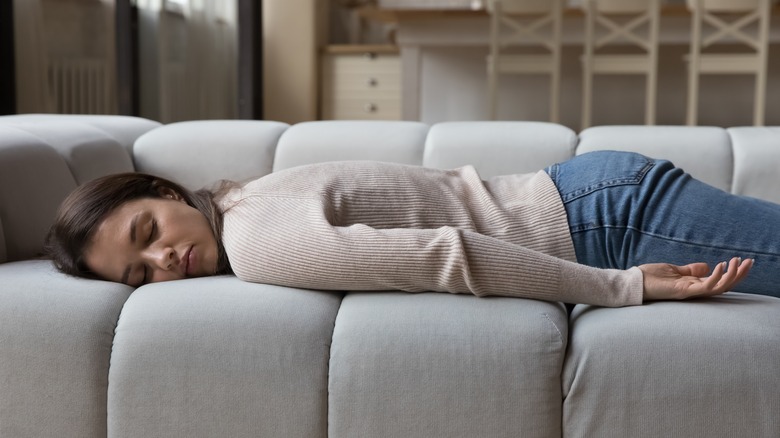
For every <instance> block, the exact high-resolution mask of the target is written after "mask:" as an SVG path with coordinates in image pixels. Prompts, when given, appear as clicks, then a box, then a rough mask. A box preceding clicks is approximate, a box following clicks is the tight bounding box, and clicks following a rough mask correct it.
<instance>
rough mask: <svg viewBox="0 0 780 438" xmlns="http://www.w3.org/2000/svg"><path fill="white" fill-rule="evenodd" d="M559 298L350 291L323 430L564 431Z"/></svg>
mask: <svg viewBox="0 0 780 438" xmlns="http://www.w3.org/2000/svg"><path fill="white" fill-rule="evenodd" d="M567 332H568V330H567V327H566V312H565V310H564V309H563V306H562V305H559V304H552V303H547V302H541V301H533V300H525V299H518V298H495V297H491V298H476V297H471V296H462V295H448V294H436V293H423V294H404V293H392V292H391V293H360V294H349V295H347V296H346V297H345V298H344V302H343V304H342V306H341V310H340V311H339V315H338V318H337V319H336V328H335V330H334V333H333V345H332V347H331V352H330V367H329V368H330V382H329V387H328V393H329V410H328V436H330V437H332V438H342V437H399V438H400V437H404V438H412V437H421V438H422V437H476V436H484V437H518V436H522V437H550V436H559V435H560V409H561V396H560V370H561V366H562V363H563V356H564V353H565V350H566V336H567Z"/></svg>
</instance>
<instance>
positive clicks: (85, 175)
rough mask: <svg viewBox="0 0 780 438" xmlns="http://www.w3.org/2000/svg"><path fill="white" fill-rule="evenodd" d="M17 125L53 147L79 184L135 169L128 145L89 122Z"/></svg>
mask: <svg viewBox="0 0 780 438" xmlns="http://www.w3.org/2000/svg"><path fill="white" fill-rule="evenodd" d="M13 126H14V127H15V128H17V129H20V130H23V131H26V132H29V133H30V134H32V135H34V136H35V137H37V138H39V139H41V140H43V141H44V142H45V143H46V144H48V145H49V146H51V147H53V148H54V149H55V150H56V151H57V152H58V153H59V154H60V156H62V157H63V158H64V159H65V162H66V163H67V164H68V168H69V169H70V171H71V173H72V174H73V178H74V179H75V180H76V183H77V184H82V183H85V182H87V181H89V180H91V179H95V178H97V177H100V176H104V175H110V174H112V173H119V172H132V171H133V160H132V158H131V157H130V154H129V152H128V151H127V149H126V148H125V147H124V146H122V145H121V144H119V143H118V142H117V141H116V140H115V139H113V138H112V137H110V136H109V135H107V134H106V133H105V132H104V131H102V130H100V129H97V128H94V127H93V126H91V125H89V124H86V123H80V122H73V121H61V120H52V121H49V122H46V123H40V122H37V123H36V122H26V123H19V124H16V125H13Z"/></svg>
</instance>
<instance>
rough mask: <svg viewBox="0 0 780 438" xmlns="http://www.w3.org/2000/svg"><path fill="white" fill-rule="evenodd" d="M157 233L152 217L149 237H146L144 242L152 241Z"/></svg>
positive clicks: (155, 221) (155, 223) (155, 222)
mask: <svg viewBox="0 0 780 438" xmlns="http://www.w3.org/2000/svg"><path fill="white" fill-rule="evenodd" d="M156 234H157V220H155V219H152V229H151V230H149V238H148V239H146V243H152V240H154V236H155V235H156Z"/></svg>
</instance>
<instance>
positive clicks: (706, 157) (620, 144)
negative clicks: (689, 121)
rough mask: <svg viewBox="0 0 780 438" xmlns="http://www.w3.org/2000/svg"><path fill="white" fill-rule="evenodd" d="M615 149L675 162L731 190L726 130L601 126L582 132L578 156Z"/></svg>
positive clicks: (682, 127) (730, 155) (710, 181)
mask: <svg viewBox="0 0 780 438" xmlns="http://www.w3.org/2000/svg"><path fill="white" fill-rule="evenodd" d="M603 149H612V150H620V151H631V152H639V153H641V154H644V155H647V156H649V157H652V158H662V159H666V160H670V161H672V162H673V163H674V164H675V165H677V166H678V167H681V168H683V169H684V170H685V171H687V172H688V173H690V174H691V175H693V176H694V177H695V178H698V179H700V180H702V181H704V182H706V183H708V184H710V185H713V186H715V187H717V188H719V189H722V190H726V191H730V190H731V180H732V172H733V168H734V166H733V160H732V151H731V140H730V138H729V135H728V132H727V131H726V130H725V129H723V128H716V127H703V126H702V127H699V126H598V127H593V128H588V129H586V130H584V131H582V132H581V133H580V144H579V147H578V148H577V154H578V155H579V154H583V153H586V152H590V151H596V150H603Z"/></svg>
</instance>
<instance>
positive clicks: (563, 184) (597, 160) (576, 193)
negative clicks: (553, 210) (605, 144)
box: [547, 151, 655, 204]
mask: <svg viewBox="0 0 780 438" xmlns="http://www.w3.org/2000/svg"><path fill="white" fill-rule="evenodd" d="M653 166H655V161H654V160H653V159H651V158H648V157H646V156H644V155H641V154H637V153H634V152H619V151H597V152H589V153H586V154H582V155H579V156H577V157H574V158H572V159H571V160H568V161H565V162H563V163H559V164H556V165H554V166H551V167H549V168H548V169H547V172H548V174H549V175H550V178H551V179H552V180H553V182H554V183H555V186H556V187H557V188H558V192H559V193H560V194H561V199H562V200H563V203H564V204H565V203H567V202H571V201H573V200H575V199H577V198H580V197H582V196H585V195H587V194H589V193H593V192H595V191H597V190H601V189H605V188H608V187H614V186H623V185H636V184H640V183H641V182H642V180H643V179H644V177H645V175H647V173H648V172H649V171H650V169H652V168H653Z"/></svg>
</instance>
